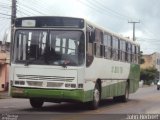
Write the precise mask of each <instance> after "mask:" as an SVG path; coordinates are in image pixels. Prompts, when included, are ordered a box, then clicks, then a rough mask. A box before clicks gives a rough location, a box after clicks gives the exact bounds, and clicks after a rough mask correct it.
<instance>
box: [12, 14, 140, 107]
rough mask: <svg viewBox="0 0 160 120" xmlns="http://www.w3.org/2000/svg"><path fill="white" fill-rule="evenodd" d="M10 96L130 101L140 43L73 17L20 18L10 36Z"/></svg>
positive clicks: (38, 103)
mask: <svg viewBox="0 0 160 120" xmlns="http://www.w3.org/2000/svg"><path fill="white" fill-rule="evenodd" d="M11 42H12V43H11V45H12V46H11V69H10V94H11V96H12V97H14V98H28V99H29V101H30V104H31V106H32V107H33V108H40V107H42V105H43V103H44V102H80V103H87V105H89V106H90V107H91V108H92V109H97V108H98V106H99V103H100V101H101V100H103V99H107V98H109V97H113V99H114V100H116V101H122V102H126V101H127V100H128V98H129V94H130V93H134V92H135V91H136V90H137V89H138V86H139V77H140V67H139V56H140V46H139V44H137V43H136V42H135V41H132V40H130V39H128V38H125V37H122V36H121V35H118V34H115V33H113V32H110V31H109V30H106V29H104V28H102V27H98V26H97V25H94V24H92V23H91V22H89V21H87V20H85V19H82V18H74V17H58V16H41V17H39V16H35V17H23V18H17V19H16V20H15V24H14V30H13V38H12V40H11Z"/></svg>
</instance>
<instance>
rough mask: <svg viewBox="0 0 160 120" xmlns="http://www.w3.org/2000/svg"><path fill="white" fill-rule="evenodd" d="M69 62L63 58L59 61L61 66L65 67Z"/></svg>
mask: <svg viewBox="0 0 160 120" xmlns="http://www.w3.org/2000/svg"><path fill="white" fill-rule="evenodd" d="M69 63H70V61H69V60H63V61H61V64H60V65H61V66H62V67H64V68H67V65H68V64H69Z"/></svg>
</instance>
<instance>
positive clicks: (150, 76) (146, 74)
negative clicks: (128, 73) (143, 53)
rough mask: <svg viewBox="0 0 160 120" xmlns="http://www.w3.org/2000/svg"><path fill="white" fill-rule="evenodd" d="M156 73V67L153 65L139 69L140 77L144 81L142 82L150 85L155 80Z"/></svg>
mask: <svg viewBox="0 0 160 120" xmlns="http://www.w3.org/2000/svg"><path fill="white" fill-rule="evenodd" d="M157 74H158V71H157V69H155V68H154V67H152V68H148V69H141V74H140V79H141V80H143V81H144V84H146V85H150V84H151V83H152V82H154V81H155V79H156V76H157Z"/></svg>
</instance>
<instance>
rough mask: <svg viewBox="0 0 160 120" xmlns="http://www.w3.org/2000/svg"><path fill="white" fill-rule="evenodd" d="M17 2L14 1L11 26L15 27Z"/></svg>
mask: <svg viewBox="0 0 160 120" xmlns="http://www.w3.org/2000/svg"><path fill="white" fill-rule="evenodd" d="M16 2H17V1H16V0H12V11H11V26H13V25H14V22H15V18H16Z"/></svg>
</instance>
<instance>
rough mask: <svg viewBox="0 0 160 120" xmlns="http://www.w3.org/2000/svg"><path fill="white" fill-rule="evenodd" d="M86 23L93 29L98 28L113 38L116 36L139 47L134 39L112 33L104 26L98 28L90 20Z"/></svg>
mask: <svg viewBox="0 0 160 120" xmlns="http://www.w3.org/2000/svg"><path fill="white" fill-rule="evenodd" d="M85 21H86V23H88V24H89V25H92V26H93V27H95V28H98V29H100V30H102V31H103V32H106V33H108V34H110V35H112V36H115V37H117V38H119V39H122V40H125V41H127V42H130V43H132V44H135V45H138V46H139V44H138V43H137V42H136V41H133V40H132V39H129V38H128V37H124V36H122V35H120V34H118V33H115V32H111V31H110V30H108V29H106V28H104V27H102V26H98V25H96V24H95V23H92V22H90V21H88V20H85Z"/></svg>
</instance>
